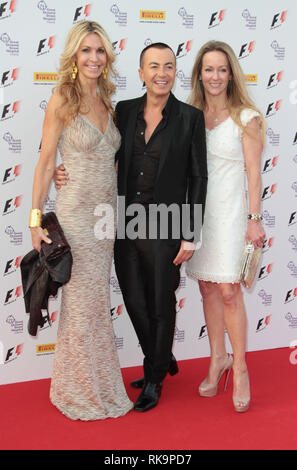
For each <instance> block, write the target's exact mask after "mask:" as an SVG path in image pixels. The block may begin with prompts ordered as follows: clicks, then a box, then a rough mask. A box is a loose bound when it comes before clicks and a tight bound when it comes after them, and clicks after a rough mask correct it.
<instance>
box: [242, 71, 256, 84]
mask: <svg viewBox="0 0 297 470" xmlns="http://www.w3.org/2000/svg"><path fill="white" fill-rule="evenodd" d="M245 81H246V83H254V84H256V83H258V74H257V73H250V74H246V75H245Z"/></svg>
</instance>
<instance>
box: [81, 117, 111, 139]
mask: <svg viewBox="0 0 297 470" xmlns="http://www.w3.org/2000/svg"><path fill="white" fill-rule="evenodd" d="M78 114H79V115H80V116H81V117H82V118H83V119H85V120H86V121H87V122H88V123H89V124H90V125H91V126H92V127H93V128H94V129H96V130H97V131H98V132H100V134H101V135H105V134H106V132H107V130H108V127H109V122H110V117H111V115H110V113H108V120H107V124H106V128H105V131H104V132H102V131H101V129H99V128H98V127H97V126H96V125H95V124H94V123H93V122H92V121H90V119H89V118H88V117H87V116H86V115H85V114H81V113H78Z"/></svg>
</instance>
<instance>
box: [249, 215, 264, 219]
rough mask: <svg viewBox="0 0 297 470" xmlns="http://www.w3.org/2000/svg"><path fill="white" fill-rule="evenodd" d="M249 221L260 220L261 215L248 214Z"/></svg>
mask: <svg viewBox="0 0 297 470" xmlns="http://www.w3.org/2000/svg"><path fill="white" fill-rule="evenodd" d="M248 219H249V220H262V219H263V217H262V215H261V214H248Z"/></svg>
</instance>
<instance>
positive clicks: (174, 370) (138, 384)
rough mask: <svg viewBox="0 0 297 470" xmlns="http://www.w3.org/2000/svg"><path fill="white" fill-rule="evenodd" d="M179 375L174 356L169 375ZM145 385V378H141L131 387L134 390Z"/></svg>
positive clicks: (132, 383) (134, 381) (172, 356)
mask: <svg viewBox="0 0 297 470" xmlns="http://www.w3.org/2000/svg"><path fill="white" fill-rule="evenodd" d="M177 373H178V365H177V361H176V359H175V357H174V355H173V354H172V355H171V360H170V364H169V369H168V374H170V375H175V374H177ZM144 383H145V379H144V377H141V379H136V380H133V382H131V383H130V385H131V387H133V388H143V386H144Z"/></svg>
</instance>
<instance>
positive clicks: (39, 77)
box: [34, 72, 58, 82]
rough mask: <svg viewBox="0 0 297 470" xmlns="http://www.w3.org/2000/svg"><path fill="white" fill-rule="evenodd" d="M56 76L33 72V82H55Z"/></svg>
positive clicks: (48, 73)
mask: <svg viewBox="0 0 297 470" xmlns="http://www.w3.org/2000/svg"><path fill="white" fill-rule="evenodd" d="M57 80H58V74H57V73H55V72H34V82H56V81H57Z"/></svg>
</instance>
